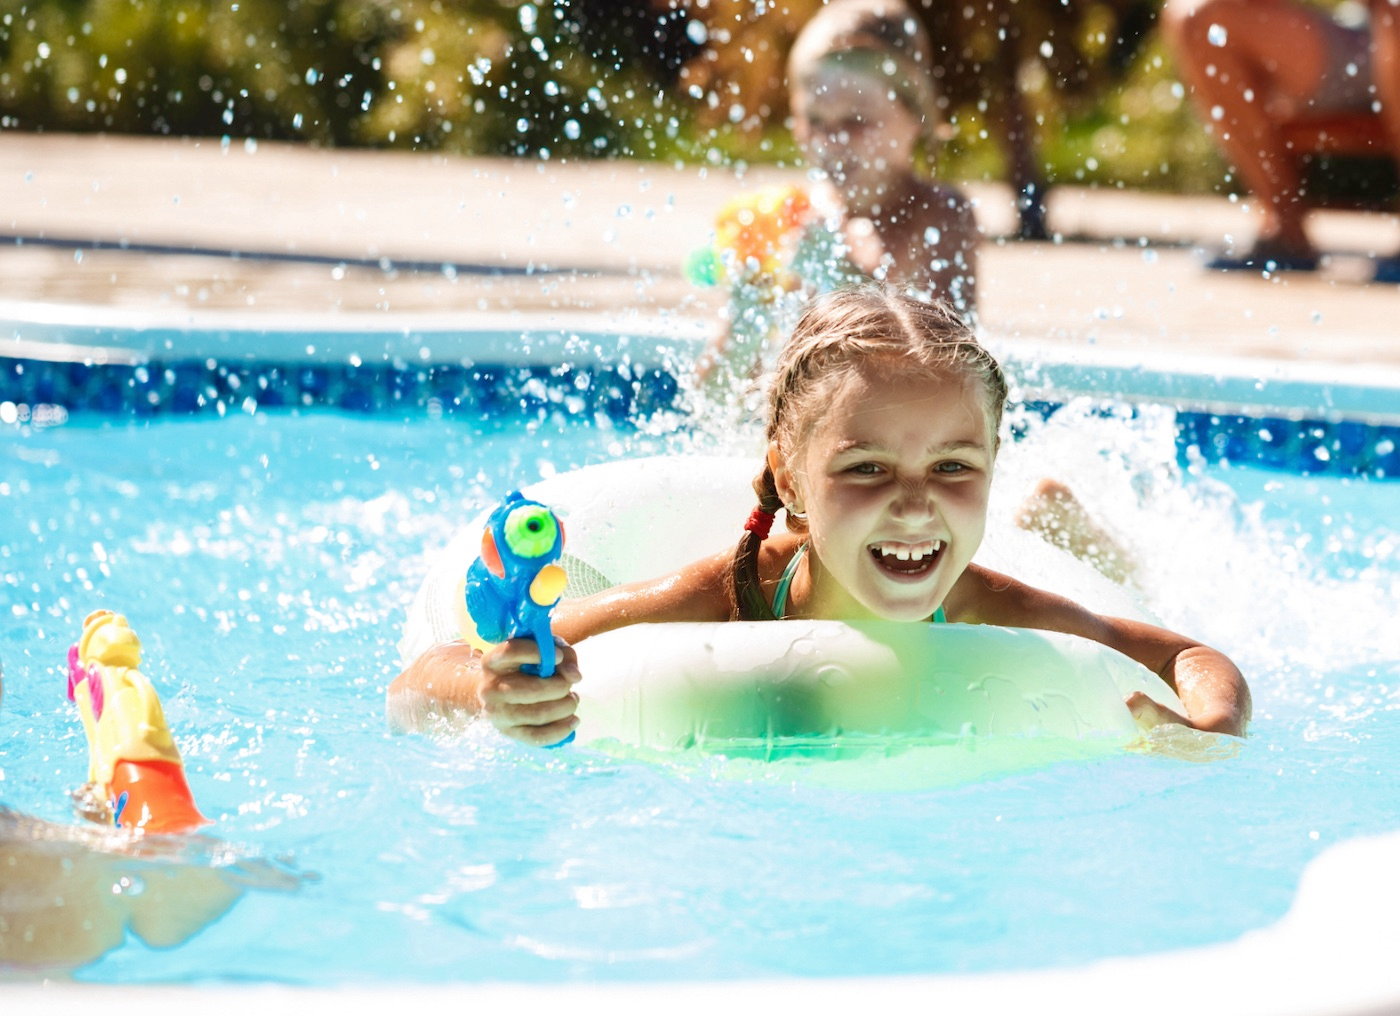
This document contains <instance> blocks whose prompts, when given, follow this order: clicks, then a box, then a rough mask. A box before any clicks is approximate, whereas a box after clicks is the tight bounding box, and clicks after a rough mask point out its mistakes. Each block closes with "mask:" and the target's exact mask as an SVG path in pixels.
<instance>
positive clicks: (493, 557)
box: [481, 529, 506, 579]
mask: <svg viewBox="0 0 1400 1016" xmlns="http://www.w3.org/2000/svg"><path fill="white" fill-rule="evenodd" d="M481 563H482V564H484V565H486V570H487V571H489V572H490V573H491V574H492V575H494V576H496V578H498V579H503V578H505V577H506V566H505V565H503V564H501V552H500V551H498V550H497V549H496V538H495V537H494V536H492V535H491V530H489V529H488V530H486V532H484V533H482V534H481Z"/></svg>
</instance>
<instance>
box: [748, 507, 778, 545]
mask: <svg viewBox="0 0 1400 1016" xmlns="http://www.w3.org/2000/svg"><path fill="white" fill-rule="evenodd" d="M776 514H777V513H776V512H766V511H764V510H763V506H762V505H760V506H759V507H757V508H755V509H754V510H753V511H752V512H750V513H749V520H748V521H747V522H745V523H744V528H745V529H747V530H748V531H749V532H751V533H753V534H755V535H756V536H757V537H758V538H759V540H760V542H761V541H763V540H766V539H768V530H770V529H772V528H773V518H774V516H775V515H776Z"/></svg>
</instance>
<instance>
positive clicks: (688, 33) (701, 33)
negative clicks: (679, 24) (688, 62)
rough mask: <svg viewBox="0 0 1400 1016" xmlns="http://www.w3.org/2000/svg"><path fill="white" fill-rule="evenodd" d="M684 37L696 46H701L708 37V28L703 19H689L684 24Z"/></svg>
mask: <svg viewBox="0 0 1400 1016" xmlns="http://www.w3.org/2000/svg"><path fill="white" fill-rule="evenodd" d="M685 37H686V38H687V39H689V40H690V41H691V42H693V43H695V45H697V46H703V45H705V43H706V42H707V41H709V38H710V30H709V29H708V28H706V27H705V23H704V22H703V21H691V22H690V23H689V24H687V25H686V26H685Z"/></svg>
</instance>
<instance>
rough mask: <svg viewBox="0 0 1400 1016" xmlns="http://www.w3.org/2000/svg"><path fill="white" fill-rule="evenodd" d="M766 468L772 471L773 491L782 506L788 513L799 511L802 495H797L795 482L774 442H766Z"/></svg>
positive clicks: (785, 460) (785, 459)
mask: <svg viewBox="0 0 1400 1016" xmlns="http://www.w3.org/2000/svg"><path fill="white" fill-rule="evenodd" d="M768 468H769V469H770V470H772V471H773V489H774V490H776V491H777V492H778V497H779V498H781V499H782V502H783V504H784V505H785V506H787V508H788V510H789V511H801V510H802V504H801V502H802V495H801V494H799V493H798V490H797V481H796V479H795V478H794V477H793V474H792V470H791V469H790V468H788V462H787V458H786V457H785V456H784V455H783V453H782V451H781V450H780V449H779V448H778V442H776V441H769V442H768Z"/></svg>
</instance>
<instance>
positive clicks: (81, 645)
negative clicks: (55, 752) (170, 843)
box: [68, 610, 209, 833]
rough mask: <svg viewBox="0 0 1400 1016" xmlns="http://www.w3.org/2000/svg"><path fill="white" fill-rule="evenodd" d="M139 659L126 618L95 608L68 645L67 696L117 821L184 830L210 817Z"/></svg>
mask: <svg viewBox="0 0 1400 1016" xmlns="http://www.w3.org/2000/svg"><path fill="white" fill-rule="evenodd" d="M140 666H141V640H140V639H138V638H137V637H136V633H135V632H134V631H132V630H131V626H130V625H129V624H128V623H127V620H126V618H124V617H122V616H121V615H120V614H114V613H113V612H112V611H110V610H96V611H93V612H92V613H91V614H89V615H88V616H87V618H86V619H85V620H84V621H83V634H82V637H81V638H80V639H79V640H78V644H77V645H75V646H73V647H72V648H70V649H69V650H68V698H69V700H70V701H72V702H73V703H74V704H75V705H76V706H77V707H78V715H79V716H81V717H82V721H83V730H84V731H85V732H86V733H87V740H88V779H89V780H90V781H91V782H92V783H93V784H95V785H96V786H97V787H98V789H99V791H100V792H101V793H103V794H104V795H105V797H106V800H107V801H108V803H109V804H110V805H111V809H112V821H113V823H114V824H115V825H117V826H119V827H121V828H123V829H132V830H142V831H145V832H156V833H179V832H188V831H189V830H191V829H195V828H198V827H199V826H201V825H205V824H207V823H208V821H209V820H208V819H206V818H205V817H204V816H203V815H201V814H200V813H199V809H198V808H197V807H195V803H194V795H193V794H192V793H191V792H190V785H189V783H188V781H187V780H186V779H185V765H184V762H183V761H182V760H181V758H180V751H179V749H178V748H176V747H175V740H174V738H172V737H171V736H170V728H169V727H167V726H166V723H165V711H164V710H163V709H162V708H161V705H160V697H159V696H158V695H157V694H156V690H155V688H154V687H153V686H152V685H151V682H150V679H149V678H147V677H146V675H144V674H142V673H141V671H140V670H139V669H138V668H139V667H140Z"/></svg>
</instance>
